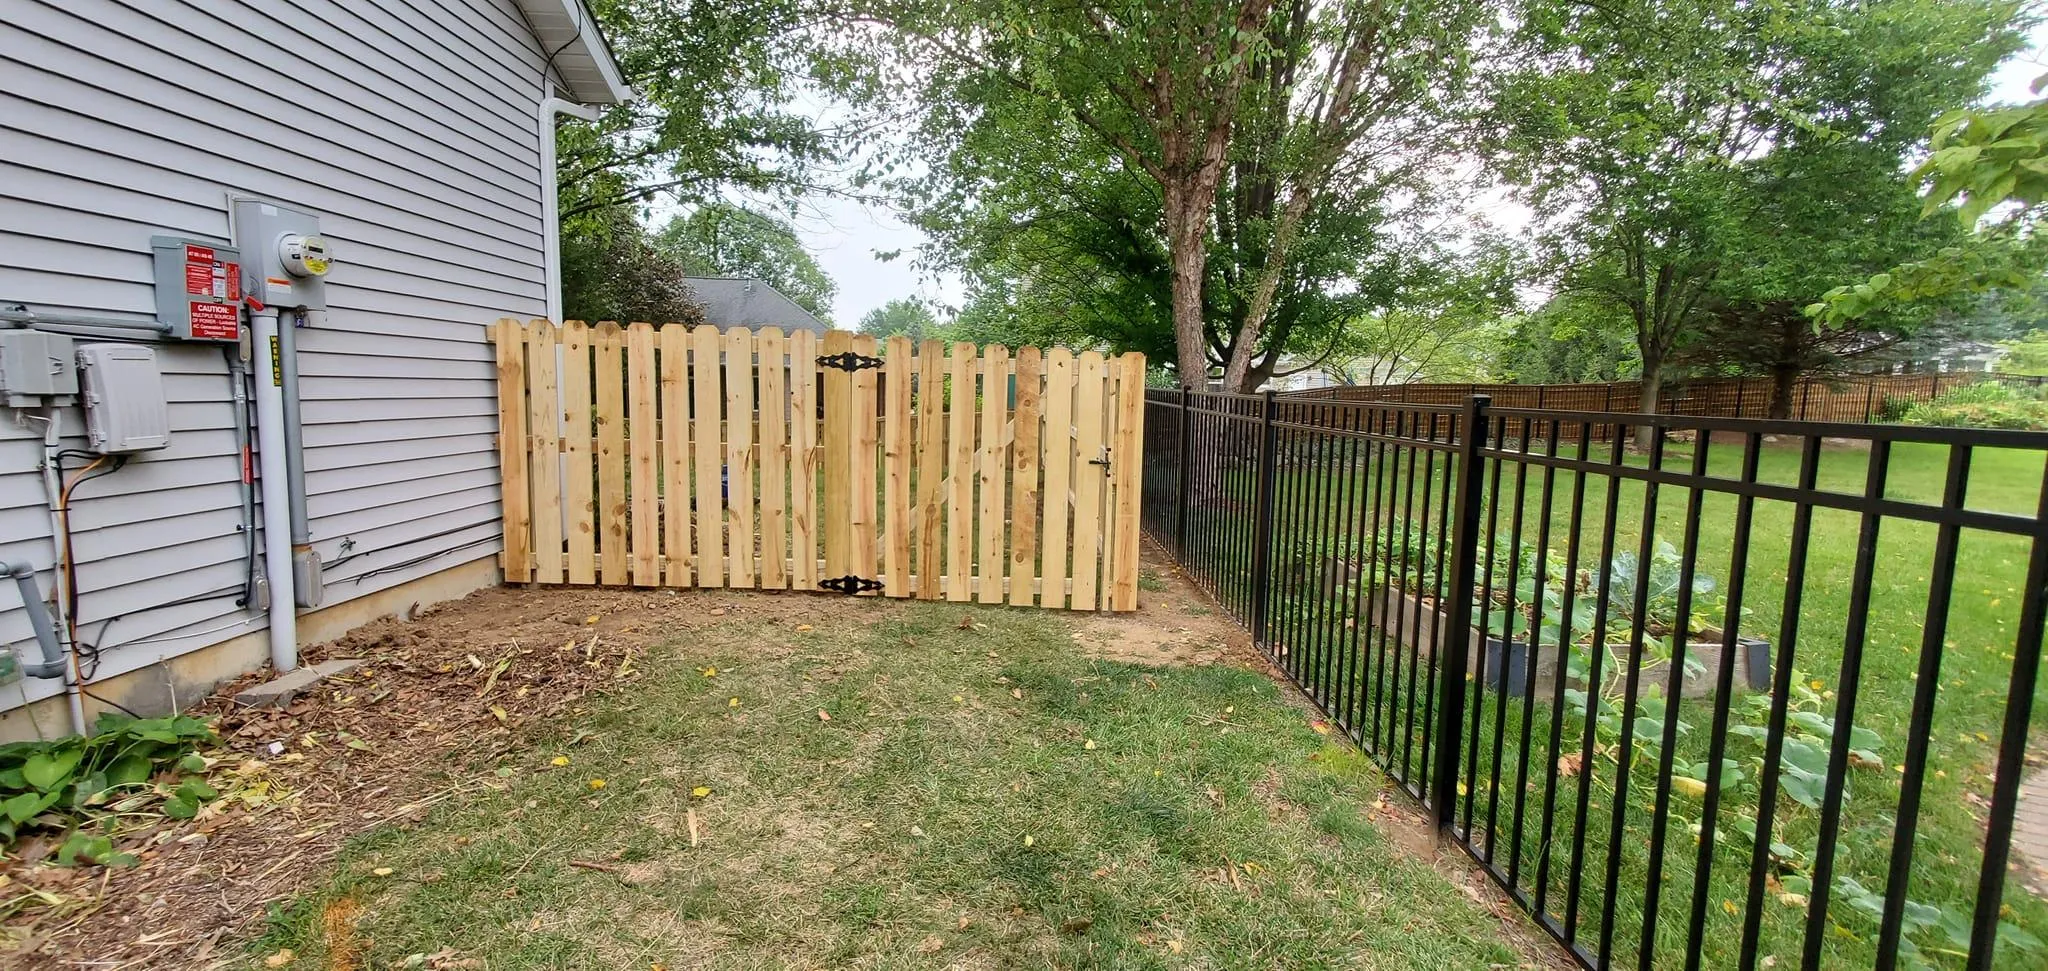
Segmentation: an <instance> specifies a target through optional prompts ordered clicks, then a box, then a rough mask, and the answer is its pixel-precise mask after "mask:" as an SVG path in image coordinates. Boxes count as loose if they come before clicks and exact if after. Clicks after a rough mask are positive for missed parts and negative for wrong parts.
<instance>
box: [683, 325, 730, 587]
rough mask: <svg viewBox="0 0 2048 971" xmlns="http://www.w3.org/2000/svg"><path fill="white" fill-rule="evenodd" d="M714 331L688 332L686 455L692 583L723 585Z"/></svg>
mask: <svg viewBox="0 0 2048 971" xmlns="http://www.w3.org/2000/svg"><path fill="white" fill-rule="evenodd" d="M718 356H719V342H718V328H716V327H711V326H708V325H707V326H703V327H698V328H696V329H695V330H692V331H691V332H690V380H691V381H692V382H693V383H694V385H695V387H694V388H693V392H692V394H691V400H692V402H693V403H694V404H695V406H696V407H695V408H694V409H693V410H692V412H691V418H690V444H691V451H692V453H693V455H694V457H695V460H696V481H697V494H696V497H695V502H694V503H693V507H694V508H695V510H696V514H697V520H696V522H697V556H696V564H697V585H698V586H700V587H722V586H725V488H724V482H723V479H724V470H725V466H724V459H725V450H724V448H723V440H722V437H721V435H720V434H719V432H720V428H719V426H720V425H721V424H722V423H723V422H722V418H723V416H722V415H721V414H720V412H721V410H722V409H723V408H724V406H725V399H724V396H723V394H722V393H721V392H722V390H723V389H722V388H721V387H720V381H719V373H718V372H719V368H718Z"/></svg>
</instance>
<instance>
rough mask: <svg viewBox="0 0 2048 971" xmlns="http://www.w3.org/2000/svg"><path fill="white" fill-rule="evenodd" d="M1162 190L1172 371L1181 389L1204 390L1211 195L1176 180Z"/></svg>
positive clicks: (1206, 371) (1207, 381)
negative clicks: (1204, 298) (1204, 284)
mask: <svg viewBox="0 0 2048 971" xmlns="http://www.w3.org/2000/svg"><path fill="white" fill-rule="evenodd" d="M1160 188H1161V190H1162V193H1161V194H1162V197H1163V199H1164V202H1165V208H1166V213H1165V216H1166V239H1167V244H1166V248H1167V252H1168V254H1169V256H1170V259H1171V262H1172V281H1173V290H1172V293H1173V345H1174V353H1175V368H1176V369H1177V370H1179V371H1180V381H1181V383H1182V384H1184V385H1186V386H1188V387H1190V388H1193V389H1195V390H1196V391H1207V390H1209V351H1208V340H1207V338H1206V337H1205V336H1204V334H1203V330H1202V278H1203V277H1204V276H1205V275H1206V274H1207V272H1208V263H1209V247H1208V220H1207V218H1206V216H1207V213H1208V211H1209V203H1210V201H1211V200H1213V199H1214V198H1215V192H1214V190H1211V191H1210V192H1209V193H1207V194H1206V195H1204V194H1201V193H1197V192H1195V191H1194V190H1193V188H1192V187H1190V186H1188V185H1185V184H1183V183H1180V182H1177V181H1174V182H1166V183H1164V184H1163V185H1161V187H1160ZM1191 197H1192V198H1191ZM1224 390H1226V391H1232V390H1236V389H1234V388H1229V387H1226V388H1225V389H1224Z"/></svg>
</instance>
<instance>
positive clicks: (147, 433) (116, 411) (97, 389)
mask: <svg viewBox="0 0 2048 971" xmlns="http://www.w3.org/2000/svg"><path fill="white" fill-rule="evenodd" d="M78 370H79V372H80V373H81V374H82V375H83V377H84V383H85V437H86V445H87V446H88V447H90V448H91V449H92V450H93V451H95V452H98V453H100V454H101V455H125V454H127V453H130V452H147V451H150V450H152V449H159V448H163V447H164V446H166V445H169V444H171V412H170V408H169V407H168V406H167V405H166V404H165V402H164V377H163V372H162V371H161V370H159V369H158V368H157V363H156V348H154V347H151V346H149V345H147V344H86V345H84V346H83V347H80V348H79V349H78Z"/></svg>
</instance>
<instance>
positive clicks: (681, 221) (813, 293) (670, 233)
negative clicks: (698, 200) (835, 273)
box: [655, 202, 839, 320]
mask: <svg viewBox="0 0 2048 971" xmlns="http://www.w3.org/2000/svg"><path fill="white" fill-rule="evenodd" d="M655 243H656V245H658V246H659V247H660V248H661V249H662V250H663V251H664V252H666V253H667V254H669V255H670V256H673V257H675V258H676V259H677V260H679V261H680V262H681V263H682V264H683V266H685V267H687V268H688V269H689V271H690V275H691V276H732V277H746V278H749V279H754V280H761V281H763V282H765V283H767V284H768V285H769V286H772V287H774V288H775V289H776V290H778V291H780V292H781V293H782V295H783V296H785V297H788V298H789V299H791V300H794V301H796V303H797V305H798V306H800V307H802V308H804V309H805V310H808V311H810V312H811V313H813V314H815V315H817V316H818V318H819V319H821V320H829V319H831V313H832V296H833V294H835V293H837V292H838V291H839V287H838V285H837V284H835V283H833V282H832V278H831V277H829V276H827V275H826V274H825V270H824V268H823V267H820V266H819V265H818V261H817V259H816V258H814V257H813V256H811V254H810V252H809V251H808V250H806V249H804V247H803V243H801V242H799V241H798V240H797V238H796V230H795V229H793V228H791V226H790V224H789V223H788V222H785V221H783V220H781V219H778V218H776V217H774V216H771V215H768V214H766V213H761V212H756V211H754V210H752V209H748V208H746V207H745V206H739V205H734V204H733V203H730V202H708V203H705V204H704V205H701V206H698V207H697V208H696V209H695V210H694V211H692V212H691V213H690V214H689V215H687V216H676V217H674V218H672V219H670V220H669V222H668V225H666V226H663V227H662V228H661V231H660V232H658V233H656V234H655Z"/></svg>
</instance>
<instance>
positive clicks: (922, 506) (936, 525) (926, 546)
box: [917, 341, 946, 600]
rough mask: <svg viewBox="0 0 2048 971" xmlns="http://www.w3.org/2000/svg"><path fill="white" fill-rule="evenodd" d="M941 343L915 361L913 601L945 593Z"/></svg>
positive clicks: (925, 347) (929, 345) (927, 346)
mask: <svg viewBox="0 0 2048 971" xmlns="http://www.w3.org/2000/svg"><path fill="white" fill-rule="evenodd" d="M945 483H946V345H944V344H941V343H939V342H938V341H925V342H924V343H923V344H922V345H920V346H919V348H918V358H917V597H918V599H919V600H937V599H939V597H941V596H943V595H944V594H945V586H944V578H945V575H946V571H945V558H946V554H945V531H946V519H945V511H946V489H945Z"/></svg>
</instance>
